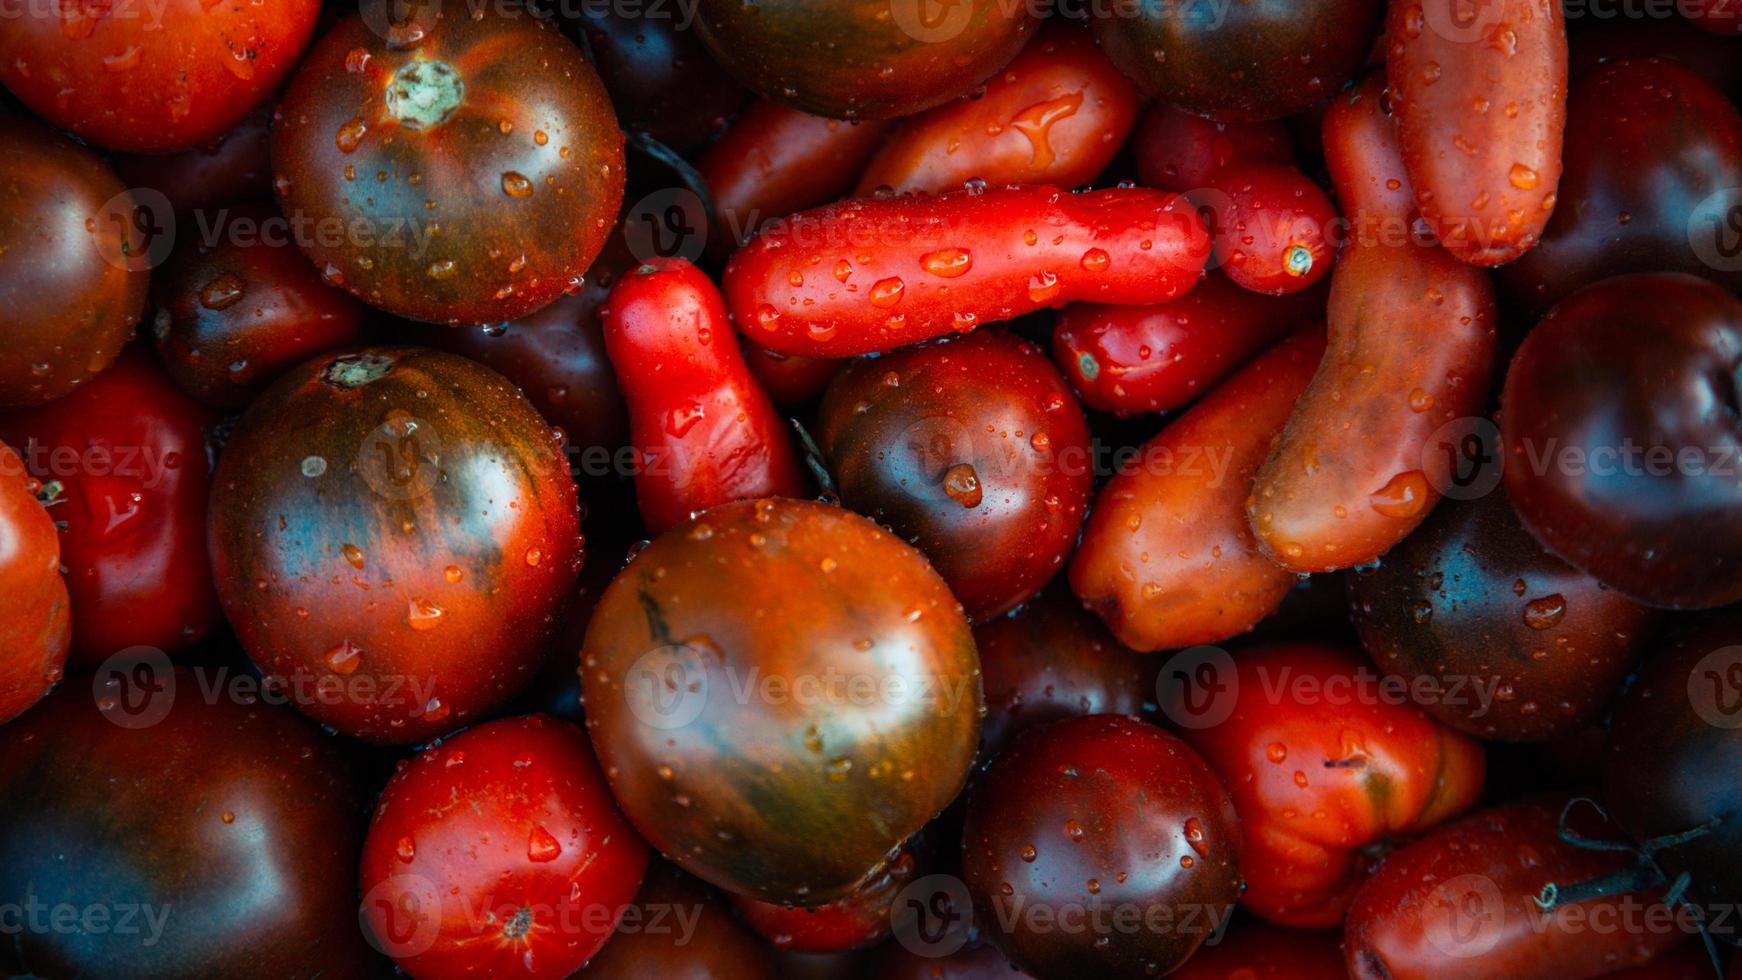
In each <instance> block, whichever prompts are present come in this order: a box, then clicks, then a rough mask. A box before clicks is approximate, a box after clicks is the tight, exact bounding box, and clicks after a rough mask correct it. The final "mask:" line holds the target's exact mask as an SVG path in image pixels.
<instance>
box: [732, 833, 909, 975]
mask: <svg viewBox="0 0 1742 980" xmlns="http://www.w3.org/2000/svg"><path fill="white" fill-rule="evenodd" d="M919 873H920V862H919V860H918V859H916V858H915V857H914V854H913V848H912V846H911V845H909V846H905V847H903V848H902V852H901V855H900V856H899V857H897V858H895V859H894V860H893V861H890V862H889V863H888V864H886V865H884V866H883V867H882V868H880V869H878V871H877V873H875V874H873V875H872V876H871V877H869V878H867V879H865V880H864V881H862V882H860V883H859V884H858V886H857V887H855V888H854V889H853V890H852V891H850V892H848V893H847V894H845V895H843V896H841V897H840V898H837V899H835V900H834V901H833V902H830V903H829V904H827V905H819V906H816V907H815V908H802V907H799V906H792V905H780V904H777V903H774V902H760V901H757V900H756V899H753V898H734V899H733V900H732V905H733V907H734V908H736V909H737V910H738V917H739V918H741V919H743V920H744V922H745V923H746V924H748V925H749V926H750V928H752V929H755V930H756V931H757V932H759V933H761V934H762V936H763V938H765V939H767V940H768V941H769V942H771V943H773V944H774V946H775V947H776V948H777V949H781V950H785V951H788V952H790V953H838V952H845V951H847V950H853V949H862V948H864V947H867V946H872V945H875V944H876V942H877V941H878V940H880V939H882V938H884V937H885V936H887V935H889V930H890V926H891V924H892V922H893V920H894V918H895V916H896V915H897V914H898V910H897V909H896V908H895V904H896V902H898V901H900V900H901V899H902V898H903V897H904V895H903V889H904V888H905V887H906V886H907V884H908V883H909V882H910V881H912V880H913V879H914V877H915V876H916V875H918V874H919Z"/></svg>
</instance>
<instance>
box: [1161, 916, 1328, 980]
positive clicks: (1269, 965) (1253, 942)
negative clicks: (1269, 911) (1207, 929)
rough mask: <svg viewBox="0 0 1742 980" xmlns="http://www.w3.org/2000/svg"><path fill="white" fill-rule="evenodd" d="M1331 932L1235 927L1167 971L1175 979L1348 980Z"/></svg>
mask: <svg viewBox="0 0 1742 980" xmlns="http://www.w3.org/2000/svg"><path fill="white" fill-rule="evenodd" d="M1340 938H1341V937H1340V936H1339V935H1338V934H1337V933H1335V932H1329V931H1319V930H1307V929H1282V928H1279V927H1277V926H1273V925H1270V924H1268V923H1264V922H1246V923H1244V924H1242V925H1239V926H1236V927H1235V928H1234V929H1233V930H1231V931H1230V932H1229V933H1228V934H1227V935H1226V936H1223V937H1221V938H1220V941H1218V942H1217V943H1216V944H1215V945H1213V946H1208V945H1206V946H1204V947H1203V948H1201V949H1199V950H1198V952H1197V954H1196V955H1194V956H1193V957H1192V958H1191V961H1190V962H1188V963H1186V965H1185V966H1182V967H1180V968H1179V969H1178V970H1177V971H1175V972H1173V973H1171V974H1169V976H1171V977H1173V978H1174V980H1348V977H1349V974H1348V973H1347V972H1345V970H1344V968H1343V951H1342V950H1341V949H1339V948H1338V940H1339V939H1340Z"/></svg>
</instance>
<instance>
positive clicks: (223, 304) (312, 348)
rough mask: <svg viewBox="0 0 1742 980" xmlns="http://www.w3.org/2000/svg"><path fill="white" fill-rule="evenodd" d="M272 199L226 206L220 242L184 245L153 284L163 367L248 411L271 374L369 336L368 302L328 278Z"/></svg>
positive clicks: (204, 394)
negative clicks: (281, 217) (296, 238)
mask: <svg viewBox="0 0 1742 980" xmlns="http://www.w3.org/2000/svg"><path fill="white" fill-rule="evenodd" d="M278 219H279V215H278V211H277V209H276V208H273V207H272V206H271V205H249V206H245V207H241V208H236V209H234V210H229V209H226V210H224V211H223V212H221V213H220V218H219V220H220V221H222V222H223V223H222V224H221V225H219V226H218V231H217V236H218V237H217V240H216V242H215V243H214V244H212V245H210V246H208V245H206V244H205V243H204V242H203V241H197V240H196V241H193V242H189V243H186V244H184V245H183V247H182V248H181V249H179V250H178V251H177V252H176V253H175V254H173V255H172V256H171V257H170V260H169V262H168V263H167V264H166V265H165V266H164V267H163V268H162V269H161V270H160V271H159V272H158V273H157V277H156V279H155V281H154V282H153V284H152V295H153V297H154V303H155V305H156V312H155V313H154V314H153V317H152V332H153V334H154V335H155V337H156V340H157V352H158V356H159V357H160V358H161V360H162V361H163V365H164V368H165V369H166V370H167V371H168V372H169V374H170V376H171V377H172V378H174V379H175V382H176V384H178V385H180V386H181V388H182V390H183V391H186V392H187V393H188V394H190V395H192V396H194V397H195V398H197V399H199V400H200V401H201V402H204V403H205V404H207V405H210V406H212V407H214V408H221V409H240V408H243V407H245V406H246V405H247V404H248V402H249V401H250V400H252V399H253V397H254V396H255V395H257V394H259V393H260V391H261V390H262V389H264V388H265V387H266V386H267V385H268V384H270V383H271V382H272V380H273V379H275V378H277V377H278V376H279V375H280V374H282V373H283V372H285V371H286V370H289V369H290V368H291V367H292V366H294V365H295V364H297V363H298V362H301V361H304V360H307V359H308V358H310V357H313V356H314V355H316V354H319V353H321V352H323V351H328V350H334V349H336V348H340V347H348V346H353V345H355V344H357V343H359V342H360V341H361V340H362V339H363V332H364V324H365V319H366V317H367V308H366V307H364V305H363V304H362V303H359V302H358V301H357V300H356V299H355V298H353V297H352V296H351V295H350V294H348V293H346V292H344V291H343V290H340V289H336V288H334V287H332V286H329V285H327V284H326V283H325V282H322V281H321V277H320V273H318V272H317V271H316V270H315V267H314V266H312V265H310V264H309V261H308V259H307V258H305V257H304V256H303V254H302V252H301V250H299V249H298V248H297V247H296V245H295V244H294V243H293V242H292V240H291V238H290V234H289V229H288V227H287V226H286V225H284V224H283V223H282V221H280V220H278Z"/></svg>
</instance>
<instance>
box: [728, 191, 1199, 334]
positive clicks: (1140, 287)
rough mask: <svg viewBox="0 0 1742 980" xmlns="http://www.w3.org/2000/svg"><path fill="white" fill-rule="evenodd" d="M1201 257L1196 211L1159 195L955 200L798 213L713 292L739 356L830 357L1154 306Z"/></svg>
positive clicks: (1024, 194)
mask: <svg viewBox="0 0 1742 980" xmlns="http://www.w3.org/2000/svg"><path fill="white" fill-rule="evenodd" d="M867 235H875V236H876V237H875V238H874V240H875V241H876V242H878V244H877V245H875V246H866V245H864V244H862V242H863V241H864V240H865V236H867ZM1209 252H1210V243H1209V237H1208V234H1207V232H1206V231H1205V229H1204V225H1203V222H1202V220H1201V219H1200V218H1199V217H1198V215H1197V211H1196V209H1194V208H1193V207H1191V205H1190V204H1189V203H1188V202H1187V201H1186V200H1185V199H1184V198H1182V197H1179V196H1178V195H1175V194H1170V193H1167V192H1164V191H1153V190H1146V189H1143V188H1113V189H1109V190H1104V191H1091V192H1089V193H1085V194H1067V193H1065V192H1063V191H1060V190H1059V189H1057V188H1054V187H1045V186H1039V187H1005V188H998V189H991V190H976V189H968V190H961V191H954V192H951V193H948V194H941V195H938V196H936V197H928V196H923V195H922V196H909V197H895V198H880V199H869V200H854V201H845V202H842V203H839V204H832V205H828V206H825V207H821V208H817V209H814V210H811V211H805V212H801V213H800V214H798V215H795V216H793V217H792V218H791V219H790V220H789V221H787V222H785V223H784V224H783V225H782V226H781V227H779V228H773V229H769V230H768V231H766V232H764V233H763V234H762V235H761V236H759V237H758V238H757V239H756V240H755V241H753V242H751V243H750V244H749V245H747V246H745V247H744V248H742V249H739V250H738V252H737V254H735V255H733V256H732V260H731V262H730V263H728V264H727V266H726V272H725V277H724V280H723V283H722V285H723V288H724V291H725V294H726V304H727V306H728V307H729V308H730V309H731V311H732V317H733V321H734V322H735V323H737V324H738V327H739V329H740V330H742V331H744V334H745V336H747V337H749V338H750V339H751V340H752V341H753V342H755V343H757V344H760V345H762V346H763V347H766V348H768V349H769V350H774V351H779V352H780V353H783V354H805V355H810V356H822V357H841V356H849V355H853V354H866V353H872V352H877V351H887V350H893V349H894V348H896V347H901V346H904V345H907V344H912V343H916V342H918V341H921V340H928V339H930V338H933V337H940V336H943V335H945V334H948V333H951V332H964V331H968V330H972V329H974V328H975V327H977V326H979V325H981V324H985V323H991V322H993V321H997V320H1008V319H1010V318H1012V317H1015V316H1019V315H1021V314H1023V313H1029V312H1032V311H1034V310H1039V309H1044V308H1046V307H1049V306H1058V305H1061V304H1064V303H1070V302H1102V303H1118V304H1143V303H1164V302H1166V301H1168V300H1170V299H1173V298H1175V297H1177V296H1179V295H1180V294H1181V293H1184V292H1185V291H1186V290H1187V289H1190V288H1191V287H1192V286H1193V285H1195V284H1196V283H1197V280H1198V278H1199V274H1200V273H1201V272H1202V270H1203V267H1204V262H1205V261H1206V260H1207V259H1208V257H1209Z"/></svg>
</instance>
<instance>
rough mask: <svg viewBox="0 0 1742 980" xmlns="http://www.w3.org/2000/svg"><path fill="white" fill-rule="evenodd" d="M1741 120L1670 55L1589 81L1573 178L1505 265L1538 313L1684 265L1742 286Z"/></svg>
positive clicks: (1571, 127) (1576, 115)
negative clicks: (1577, 295) (1617, 279)
mask: <svg viewBox="0 0 1742 980" xmlns="http://www.w3.org/2000/svg"><path fill="white" fill-rule="evenodd" d="M1738 187H1742V115H1738V114H1737V111H1736V108H1735V107H1734V106H1733V105H1732V104H1731V103H1730V101H1729V100H1728V99H1726V98H1725V97H1724V94H1723V93H1722V92H1719V91H1718V90H1717V89H1715V88H1713V87H1712V86H1711V85H1710V84H1709V83H1707V82H1706V81H1704V80H1703V79H1701V78H1700V77H1699V76H1698V75H1695V74H1694V73H1693V72H1691V71H1689V70H1688V69H1687V68H1685V67H1683V66H1681V65H1679V64H1676V63H1675V62H1671V61H1660V60H1655V59H1653V60H1646V61H1620V62H1616V63H1614V64H1609V65H1605V66H1603V67H1601V68H1598V69H1597V70H1595V71H1593V72H1591V73H1590V74H1589V75H1587V76H1585V77H1584V78H1582V79H1580V81H1579V82H1578V84H1577V85H1575V86H1574V87H1573V92H1572V99H1571V101H1570V103H1569V104H1568V108H1567V136H1566V173H1565V176H1564V177H1563V178H1562V180H1561V189H1560V201H1561V203H1560V204H1559V205H1558V206H1557V207H1556V209H1555V214H1554V218H1553V219H1552V220H1551V221H1550V222H1549V225H1548V228H1547V229H1546V230H1545V231H1544V232H1543V238H1542V242H1541V243H1540V244H1539V245H1538V246H1537V247H1536V248H1535V249H1532V250H1531V251H1530V252H1529V253H1526V254H1525V256H1524V257H1523V258H1522V259H1520V260H1519V261H1518V262H1516V263H1514V264H1513V265H1512V267H1511V268H1509V269H1507V270H1506V273H1505V276H1506V280H1507V282H1508V283H1509V284H1510V285H1511V286H1512V288H1513V289H1514V290H1515V291H1516V292H1517V293H1518V294H1519V295H1521V296H1522V297H1524V299H1525V300H1526V302H1528V303H1530V304H1531V305H1532V306H1534V307H1535V308H1536V309H1538V310H1541V309H1546V308H1547V307H1549V306H1551V305H1553V304H1554V303H1557V302H1559V301H1560V300H1562V299H1564V298H1566V297H1567V296H1569V295H1571V294H1572V293H1573V292H1574V291H1575V290H1577V289H1579V288H1581V287H1583V286H1588V285H1590V284H1591V283H1594V282H1597V281H1599V280H1601V279H1606V278H1608V277H1610V276H1616V275H1621V274H1623V273H1628V272H1686V273H1691V274H1693V275H1697V276H1705V277H1706V278H1708V279H1712V280H1715V281H1717V282H1720V283H1723V284H1724V285H1725V286H1727V287H1729V288H1731V289H1735V288H1738V287H1742V253H1738V251H1737V249H1736V247H1735V236H1736V229H1735V228H1733V227H1732V226H1731V224H1730V223H1731V222H1732V221H1733V220H1734V213H1735V212H1734V206H1735V205H1736V204H1737V203H1742V191H1737V190H1736V188H1738Z"/></svg>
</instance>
